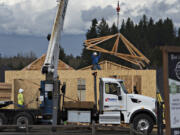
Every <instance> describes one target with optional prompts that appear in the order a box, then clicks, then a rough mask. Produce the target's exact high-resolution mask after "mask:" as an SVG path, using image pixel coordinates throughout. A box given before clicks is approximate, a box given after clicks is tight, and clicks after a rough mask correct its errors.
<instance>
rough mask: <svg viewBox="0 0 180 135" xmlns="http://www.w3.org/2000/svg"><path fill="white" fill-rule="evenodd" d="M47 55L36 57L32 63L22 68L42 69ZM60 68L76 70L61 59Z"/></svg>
mask: <svg viewBox="0 0 180 135" xmlns="http://www.w3.org/2000/svg"><path fill="white" fill-rule="evenodd" d="M45 57H46V55H45V54H44V55H42V56H41V57H40V58H39V59H36V60H35V61H33V62H32V63H31V64H29V65H28V66H26V67H25V68H23V69H22V70H41V68H42V66H43V64H44V60H45ZM58 70H74V68H72V67H71V66H69V65H67V64H66V63H65V62H63V61H62V60H59V63H58Z"/></svg>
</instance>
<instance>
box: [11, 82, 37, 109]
mask: <svg viewBox="0 0 180 135" xmlns="http://www.w3.org/2000/svg"><path fill="white" fill-rule="evenodd" d="M37 82H39V80H25V79H15V80H14V91H13V93H14V94H13V95H14V103H15V108H17V105H16V104H17V95H18V91H19V89H20V88H22V89H23V90H24V92H23V95H24V104H25V105H26V107H27V108H37V107H38V104H39V102H38V101H36V99H37V98H39V95H40V92H39V88H40V85H39V84H38V83H37Z"/></svg>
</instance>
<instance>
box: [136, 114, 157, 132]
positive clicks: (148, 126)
mask: <svg viewBox="0 0 180 135" xmlns="http://www.w3.org/2000/svg"><path fill="white" fill-rule="evenodd" d="M153 126H154V122H153V119H152V118H151V117H150V116H149V115H147V114H138V115H137V116H135V117H134V119H133V128H134V129H135V130H136V131H140V132H143V133H144V132H145V131H147V132H148V133H151V131H152V129H153Z"/></svg>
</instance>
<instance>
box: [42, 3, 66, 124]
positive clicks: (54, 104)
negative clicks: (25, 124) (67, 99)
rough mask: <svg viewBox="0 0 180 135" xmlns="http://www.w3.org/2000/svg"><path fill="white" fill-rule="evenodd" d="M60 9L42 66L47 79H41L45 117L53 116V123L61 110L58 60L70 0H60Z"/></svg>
mask: <svg viewBox="0 0 180 135" xmlns="http://www.w3.org/2000/svg"><path fill="white" fill-rule="evenodd" d="M57 2H58V9H57V13H56V18H55V20H54V25H53V29H52V32H51V38H50V41H49V45H48V50H47V54H46V58H45V61H44V64H43V66H42V73H43V74H45V80H44V81H41V89H40V90H41V92H40V94H41V95H42V97H43V99H42V101H43V102H42V104H41V106H40V107H41V109H42V112H43V117H45V118H46V117H47V119H48V118H49V117H51V122H52V124H53V125H56V124H57V122H58V121H57V119H58V114H59V113H58V112H59V108H60V107H59V100H60V94H59V86H60V81H59V79H58V78H59V76H58V73H57V68H58V60H59V49H60V48H59V42H60V38H61V32H62V30H63V24H64V19H65V14H66V9H67V4H68V0H58V1H57Z"/></svg>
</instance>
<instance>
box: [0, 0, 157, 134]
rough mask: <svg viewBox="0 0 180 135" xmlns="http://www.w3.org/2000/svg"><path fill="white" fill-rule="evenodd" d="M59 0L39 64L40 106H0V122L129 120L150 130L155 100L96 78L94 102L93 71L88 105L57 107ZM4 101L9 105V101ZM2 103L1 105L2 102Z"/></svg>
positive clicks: (61, 6)
mask: <svg viewBox="0 0 180 135" xmlns="http://www.w3.org/2000/svg"><path fill="white" fill-rule="evenodd" d="M59 2H60V4H59V5H58V11H57V14H56V18H55V21H54V25H53V30H52V33H51V38H50V42H49V46H48V50H47V54H46V59H45V62H44V65H43V66H42V73H43V74H45V76H46V78H45V80H43V81H41V88H40V98H39V99H40V101H41V104H40V107H39V109H0V125H3V124H16V125H18V126H19V128H25V127H26V125H27V124H29V125H33V124H37V123H50V124H52V125H53V126H55V125H56V124H60V121H61V120H65V119H66V120H67V121H69V122H87V123H91V122H92V121H96V122H97V123H99V124H121V123H127V124H130V123H133V126H134V128H135V129H136V130H140V131H144V130H148V131H149V132H151V130H152V129H153V125H154V124H155V123H156V108H155V99H153V98H150V97H146V96H142V95H137V94H128V92H127V91H126V88H125V86H124V83H123V80H120V79H115V78H100V79H99V101H98V99H97V88H96V83H97V74H96V73H93V76H94V104H93V105H92V106H90V107H87V106H82V107H81V108H74V107H71V106H69V107H66V106H64V107H63V108H64V110H60V105H61V104H60V101H61V100H60V81H59V77H58V74H57V66H58V57H59V40H60V37H61V31H62V28H63V23H64V18H65V13H66V8H67V4H68V0H61V1H59ZM64 88H65V87H64ZM64 90H65V89H64ZM64 90H63V91H64ZM4 103H6V104H7V105H8V104H11V103H10V102H4ZM0 104H1V103H0ZM77 104H79V102H78V103H77ZM98 105H99V109H98V107H97V106H98ZM2 106H4V105H3V103H2ZM0 107H1V106H0ZM62 113H63V114H65V116H66V117H65V118H62V115H61V114H62ZM84 118H85V119H84Z"/></svg>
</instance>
